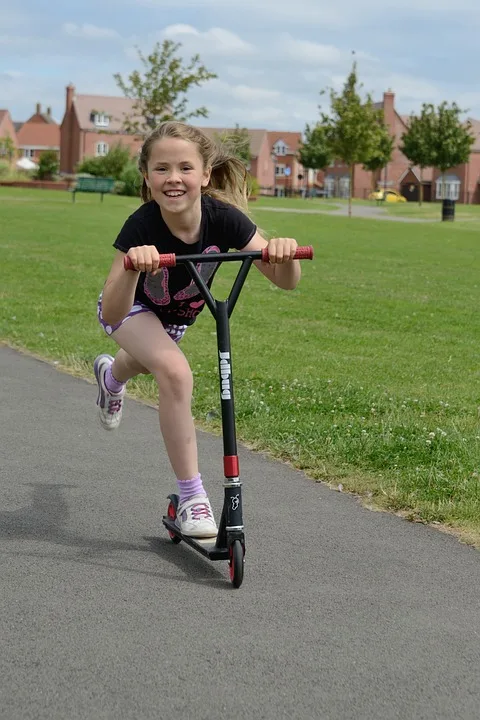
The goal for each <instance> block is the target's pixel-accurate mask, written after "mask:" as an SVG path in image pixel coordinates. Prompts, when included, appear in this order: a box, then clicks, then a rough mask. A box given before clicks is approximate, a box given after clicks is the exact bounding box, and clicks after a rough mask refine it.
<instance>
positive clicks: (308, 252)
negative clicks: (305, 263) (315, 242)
mask: <svg viewBox="0 0 480 720" xmlns="http://www.w3.org/2000/svg"><path fill="white" fill-rule="evenodd" d="M268 259H269V258H268V247H265V248H263V250H262V260H263V262H268ZM312 259H313V247H312V246H311V245H303V246H300V247H298V248H297V252H296V253H295V260H312Z"/></svg>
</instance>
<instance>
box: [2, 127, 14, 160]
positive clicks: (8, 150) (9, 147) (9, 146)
mask: <svg viewBox="0 0 480 720" xmlns="http://www.w3.org/2000/svg"><path fill="white" fill-rule="evenodd" d="M0 155H4V156H6V157H7V158H8V162H12V159H13V156H14V155H15V143H14V142H13V140H12V138H11V137H10V135H9V134H8V133H7V134H6V135H4V136H3V137H0Z"/></svg>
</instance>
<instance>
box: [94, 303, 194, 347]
mask: <svg viewBox="0 0 480 720" xmlns="http://www.w3.org/2000/svg"><path fill="white" fill-rule="evenodd" d="M144 312H150V313H152V314H153V315H155V313H154V312H153V310H152V309H151V308H149V307H147V306H146V305H144V304H143V303H141V302H139V301H138V300H137V301H136V302H135V303H134V305H133V307H132V309H131V310H130V312H129V313H128V315H126V316H125V317H124V318H123V320H120V322H119V323H117V324H116V325H108V324H107V323H106V322H105V320H104V319H103V317H102V294H101V293H100V296H99V298H98V302H97V317H98V322H99V323H100V325H101V326H102V327H103V329H104V330H105V332H106V333H107V335H111V334H112V333H114V332H115V330H118V328H119V327H120V326H121V325H123V323H124V322H127V320H128V318H131V317H133V316H134V315H139V314H140V313H144ZM155 317H156V315H155ZM162 324H163V327H164V328H165V332H166V333H167V335H169V337H171V338H172V340H173V341H174V342H176V343H178V342H180V340H181V339H182V338H183V336H184V335H185V332H186V330H187V327H188V326H187V325H172V324H170V323H168V324H165V323H162Z"/></svg>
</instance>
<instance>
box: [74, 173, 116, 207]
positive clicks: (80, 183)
mask: <svg viewBox="0 0 480 720" xmlns="http://www.w3.org/2000/svg"><path fill="white" fill-rule="evenodd" d="M114 186H115V180H114V179H113V178H102V177H80V178H78V179H77V182H76V183H75V185H74V186H73V188H72V202H75V195H76V193H77V192H91V193H100V194H101V199H100V202H103V196H104V195H105V194H106V193H111V192H113V188H114Z"/></svg>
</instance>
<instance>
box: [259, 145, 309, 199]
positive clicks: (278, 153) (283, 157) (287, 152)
mask: <svg viewBox="0 0 480 720" xmlns="http://www.w3.org/2000/svg"><path fill="white" fill-rule="evenodd" d="M301 140H302V133H300V132H279V131H275V132H269V133H268V144H269V147H270V148H272V151H273V154H274V156H275V160H274V164H275V186H274V194H275V195H277V196H280V197H282V196H285V195H291V194H296V193H297V192H298V191H300V190H302V189H303V188H304V187H305V186H306V184H307V180H308V178H307V177H306V175H307V173H306V171H305V170H304V168H303V167H302V165H301V163H300V161H299V160H298V157H297V155H298V150H299V148H300V143H301Z"/></svg>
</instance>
